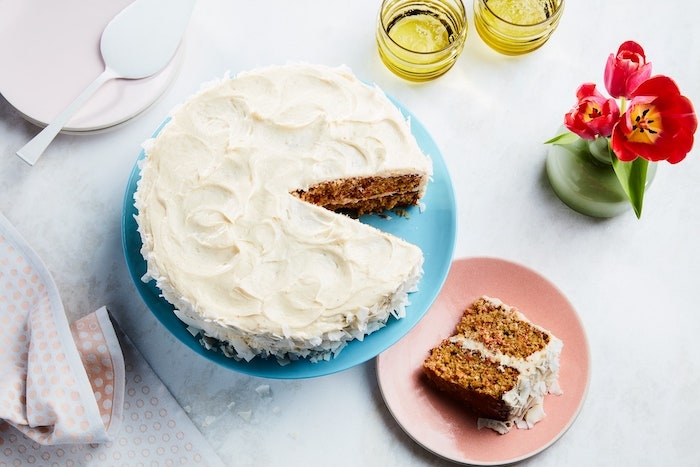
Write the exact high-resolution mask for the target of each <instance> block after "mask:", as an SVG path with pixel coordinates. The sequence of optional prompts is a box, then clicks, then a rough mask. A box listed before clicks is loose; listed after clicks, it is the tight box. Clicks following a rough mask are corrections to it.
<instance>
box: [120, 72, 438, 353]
mask: <svg viewBox="0 0 700 467" xmlns="http://www.w3.org/2000/svg"><path fill="white" fill-rule="evenodd" d="M144 151H145V157H144V159H143V160H142V161H141V165H140V170H141V178H140V180H139V182H138V187H137V190H136V193H135V194H134V200H135V206H136V208H137V211H138V214H137V216H136V220H137V223H138V228H139V233H140V235H141V239H142V243H143V247H142V250H141V253H142V255H143V257H144V258H145V260H146V262H147V273H146V275H145V277H144V280H146V281H148V280H155V282H156V285H157V286H158V288H159V289H160V291H161V292H162V295H163V297H164V298H165V299H166V300H167V301H169V302H170V303H171V304H172V305H173V306H174V308H175V313H176V315H177V316H178V317H179V318H180V319H181V320H182V321H183V322H184V323H186V324H187V325H188V326H190V328H191V330H192V332H193V333H200V334H201V336H202V337H203V342H205V343H207V344H208V345H209V344H210V343H212V342H214V344H213V345H214V347H216V348H219V349H221V350H222V351H224V352H225V353H226V354H227V355H229V356H231V357H233V358H236V359H243V360H246V361H249V360H251V359H253V358H255V357H264V358H266V357H270V356H271V357H274V358H277V359H278V360H279V361H280V363H284V362H287V361H289V360H294V359H299V358H308V359H310V360H312V361H317V360H319V359H330V358H331V357H332V356H333V355H335V354H337V353H338V352H340V350H341V349H342V348H343V347H344V346H345V345H346V344H347V342H349V341H351V340H353V339H359V340H362V339H363V338H364V336H366V335H367V334H369V333H372V332H374V331H376V330H378V329H380V328H381V327H383V326H384V325H385V324H386V323H387V321H388V320H389V319H390V317H391V316H394V317H395V318H402V317H403V316H404V315H405V306H406V305H407V303H408V299H409V293H410V292H412V291H415V290H417V287H418V283H419V280H420V278H421V276H422V274H423V269H422V265H423V254H422V252H421V250H420V248H418V247H417V246H416V245H413V244H410V243H408V242H406V241H404V240H402V239H400V238H397V237H395V236H393V235H390V234H387V233H385V232H382V231H380V230H378V229H376V228H374V227H371V226H369V225H367V224H364V223H361V222H360V221H358V220H357V219H355V218H354V217H353V216H348V215H346V214H347V213H351V214H353V215H355V214H363V213H368V212H379V211H384V210H386V209H393V208H395V207H399V206H407V205H415V204H418V203H419V200H420V199H421V197H422V196H423V194H424V192H425V190H426V187H427V184H428V180H429V178H430V176H431V173H432V165H431V161H430V158H429V157H428V156H427V155H426V154H424V153H423V152H422V151H421V149H420V148H419V146H418V144H417V142H416V140H415V138H414V136H413V135H412V133H411V130H410V121H408V120H407V119H406V118H405V117H404V116H403V115H402V113H401V112H400V111H399V110H398V108H397V107H396V106H395V105H394V104H392V102H391V101H390V100H389V99H388V98H387V97H386V96H385V95H384V94H383V93H382V91H381V90H379V89H378V88H377V87H376V86H371V85H368V84H365V83H363V82H362V81H360V80H358V79H357V78H356V77H355V76H354V75H353V74H352V73H351V71H350V70H349V69H347V68H346V67H338V68H332V67H326V66H316V65H306V64H290V65H283V66H272V67H267V68H261V69H257V70H253V71H249V72H244V73H241V74H239V75H237V76H235V77H229V76H227V77H225V78H224V79H221V80H217V81H216V82H213V83H208V84H207V85H205V86H203V88H202V89H201V90H200V91H199V92H198V93H197V94H196V95H195V96H193V97H191V98H190V99H188V100H187V101H186V102H185V103H184V104H182V105H181V106H180V107H179V108H177V109H176V110H175V111H174V112H173V114H172V116H171V118H170V119H169V120H168V121H167V123H166V124H165V125H164V127H163V128H162V129H161V130H160V131H159V132H158V134H157V135H156V136H155V137H154V138H152V139H151V140H149V141H147V142H146V143H145V144H144ZM338 211H340V212H338ZM396 220H397V221H399V220H400V221H402V222H410V220H407V219H404V218H400V219H396Z"/></svg>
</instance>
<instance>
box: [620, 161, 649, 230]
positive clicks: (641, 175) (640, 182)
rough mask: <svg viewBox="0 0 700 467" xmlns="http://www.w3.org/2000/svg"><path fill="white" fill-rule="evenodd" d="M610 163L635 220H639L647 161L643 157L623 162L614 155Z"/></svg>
mask: <svg viewBox="0 0 700 467" xmlns="http://www.w3.org/2000/svg"><path fill="white" fill-rule="evenodd" d="M612 161H613V169H614V170H615V175H617V179H618V180H619V181H620V185H621V186H622V189H623V190H624V191H625V193H626V194H627V197H628V198H629V200H630V203H631V204H632V208H634V213H635V214H636V215H637V219H639V218H640V217H642V204H643V203H644V189H645V187H646V181H647V168H648V167H649V161H648V160H646V159H644V158H643V157H637V158H636V159H635V160H633V161H631V162H623V161H621V160H619V159H618V158H617V157H615V156H614V155H613V157H612Z"/></svg>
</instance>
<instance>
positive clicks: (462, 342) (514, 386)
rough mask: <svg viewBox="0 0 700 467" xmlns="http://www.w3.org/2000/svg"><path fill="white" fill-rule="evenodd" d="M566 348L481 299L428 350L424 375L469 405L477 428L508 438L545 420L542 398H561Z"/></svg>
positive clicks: (514, 313) (498, 305)
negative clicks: (515, 428) (561, 361)
mask: <svg viewBox="0 0 700 467" xmlns="http://www.w3.org/2000/svg"><path fill="white" fill-rule="evenodd" d="M562 345H563V344H562V342H561V341H560V340H559V339H558V338H556V337H555V336H554V335H552V334H551V333H550V332H549V331H547V330H545V329H543V328H541V327H540V326H537V325H535V324H533V323H531V322H530V321H529V320H528V319H527V318H526V317H525V316H524V315H523V314H522V313H520V312H519V311H518V310H517V309H515V308H514V307H511V306H508V305H506V304H504V303H503V302H501V301H500V300H498V299H493V298H489V297H486V296H484V297H481V298H479V299H478V300H476V301H475V302H474V303H473V304H472V305H471V306H469V307H468V308H467V309H466V310H465V311H464V313H463V315H462V317H461V319H460V321H459V323H458V324H457V327H456V329H455V332H454V334H453V335H452V336H450V337H447V338H445V339H444V340H443V341H442V342H441V343H440V344H439V345H437V346H436V347H434V348H432V349H431V350H430V353H429V356H428V357H427V358H426V360H425V361H424V364H423V372H424V374H425V375H426V376H427V378H428V380H429V381H430V382H431V383H432V384H433V385H434V386H435V387H436V388H437V389H439V390H441V391H443V392H445V393H447V394H449V395H450V396H452V397H454V398H455V399H457V400H460V401H462V402H464V403H465V407H467V408H468V409H469V410H471V411H472V412H474V413H475V414H476V415H477V416H478V417H479V426H480V427H482V426H485V427H488V428H492V429H494V430H495V431H498V432H499V433H507V432H508V431H509V430H510V428H511V426H512V425H513V424H515V425H517V426H518V427H519V428H531V427H532V426H534V424H535V423H537V422H538V421H539V420H541V419H542V418H543V417H544V415H545V414H544V409H543V403H544V396H545V395H546V394H547V393H553V394H560V393H561V390H560V389H559V385H558V375H559V354H560V352H561V349H562Z"/></svg>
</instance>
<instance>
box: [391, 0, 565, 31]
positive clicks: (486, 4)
mask: <svg viewBox="0 0 700 467" xmlns="http://www.w3.org/2000/svg"><path fill="white" fill-rule="evenodd" d="M385 1H386V0H385ZM474 1H475V2H479V3H480V4H482V5H483V6H484V7H485V8H486V9H487V10H488V11H489V12H490V13H491V14H492V15H493V16H495V17H496V18H498V19H499V20H500V21H503V22H504V23H506V24H508V25H509V26H515V27H517V28H531V27H534V26H542V25H545V24H547V23H551V22H552V21H553V19H554V18H555V17H556V16H558V15H559V16H560V15H561V12H562V11H563V10H564V3H565V2H566V0H559V6H558V7H557V9H556V10H554V14H553V15H552V16H550V17H549V18H545V19H543V20H542V21H540V22H538V23H532V24H519V23H513V22H512V21H508V20H507V19H504V18H503V17H502V16H501V15H499V14H497V13H496V12H494V11H493V10H492V9H491V7H489V2H488V0H474Z"/></svg>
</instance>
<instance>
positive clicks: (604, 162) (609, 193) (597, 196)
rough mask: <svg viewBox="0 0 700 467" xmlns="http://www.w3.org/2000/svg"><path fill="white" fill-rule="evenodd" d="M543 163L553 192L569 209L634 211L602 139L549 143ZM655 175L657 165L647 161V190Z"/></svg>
mask: <svg viewBox="0 0 700 467" xmlns="http://www.w3.org/2000/svg"><path fill="white" fill-rule="evenodd" d="M545 166H546V169H547V177H548V178H549V183H550V184H551V185H552V188H553V189H554V192H555V193H556V194H557V196H558V197H559V199H561V200H562V201H563V202H564V203H565V204H566V205H567V206H569V207H570V208H571V209H573V210H575V211H578V212H580V213H581V214H586V215H588V216H592V217H614V216H617V215H620V214H622V213H624V212H628V211H633V208H632V205H631V204H630V202H629V199H628V198H627V195H626V194H625V192H624V190H623V189H622V186H620V182H619V181H618V179H617V176H616V175H615V171H614V170H613V167H612V161H611V160H610V155H609V153H608V149H607V141H606V140H605V139H603V138H598V139H597V140H596V141H587V140H583V139H579V140H577V141H576V142H574V143H570V144H562V145H558V144H552V145H549V148H548V153H547V160H546V162H545ZM655 175H656V164H654V163H650V164H649V167H648V169H647V180H646V189H648V188H649V185H650V184H651V182H652V181H653V180H654V176H655Z"/></svg>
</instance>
